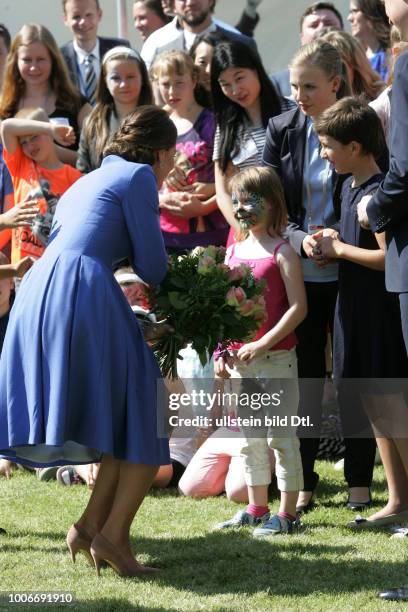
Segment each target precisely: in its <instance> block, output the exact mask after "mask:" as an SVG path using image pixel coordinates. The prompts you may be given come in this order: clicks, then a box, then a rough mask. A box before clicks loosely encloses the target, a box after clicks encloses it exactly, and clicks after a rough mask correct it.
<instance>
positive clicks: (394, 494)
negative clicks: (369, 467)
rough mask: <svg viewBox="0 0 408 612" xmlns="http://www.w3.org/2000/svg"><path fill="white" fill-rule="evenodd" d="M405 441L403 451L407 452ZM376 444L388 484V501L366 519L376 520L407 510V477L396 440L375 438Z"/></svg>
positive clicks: (407, 441)
mask: <svg viewBox="0 0 408 612" xmlns="http://www.w3.org/2000/svg"><path fill="white" fill-rule="evenodd" d="M401 442H404V443H405V447H406V448H405V453H406V454H407V453H408V440H405V439H404V440H401ZM377 446H378V449H379V451H380V455H381V460H382V463H383V466H384V471H385V476H386V479H387V485H388V502H387V504H386V505H385V506H384V508H381V510H379V511H378V512H376V513H375V514H373V515H371V516H370V517H369V518H368V520H376V519H379V518H382V517H384V516H388V515H389V514H397V513H398V512H402V511H403V510H408V477H407V472H406V471H405V468H404V465H403V463H402V460H401V456H400V452H399V449H398V447H397V445H396V440H389V439H387V438H377Z"/></svg>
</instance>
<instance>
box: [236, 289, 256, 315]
mask: <svg viewBox="0 0 408 612" xmlns="http://www.w3.org/2000/svg"><path fill="white" fill-rule="evenodd" d="M238 288H239V287H238ZM254 307H255V304H254V302H253V300H245V301H244V302H241V304H240V307H239V309H238V310H239V312H240V313H241V314H242V315H243V316H244V317H249V316H250V315H252V314H253V312H254Z"/></svg>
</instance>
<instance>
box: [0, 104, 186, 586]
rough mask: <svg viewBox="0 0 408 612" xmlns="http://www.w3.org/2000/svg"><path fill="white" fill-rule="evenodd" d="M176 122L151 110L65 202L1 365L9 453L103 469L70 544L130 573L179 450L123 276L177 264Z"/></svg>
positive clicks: (129, 126)
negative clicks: (147, 517)
mask: <svg viewBox="0 0 408 612" xmlns="http://www.w3.org/2000/svg"><path fill="white" fill-rule="evenodd" d="M176 137H177V133H176V130H175V128H174V125H173V123H172V122H171V121H170V119H169V118H168V116H167V114H166V113H165V112H164V111H162V110H159V109H157V108H154V107H150V106H145V107H140V108H139V109H137V110H136V111H135V112H134V113H132V114H131V115H129V117H128V118H127V119H126V120H125V121H124V123H123V125H122V126H121V128H120V130H119V131H118V132H117V133H116V134H115V136H114V137H113V139H112V140H111V142H110V143H109V144H108V146H107V148H106V149H105V152H104V160H103V164H102V166H101V168H99V169H98V170H95V171H94V172H92V173H90V174H88V175H87V176H84V177H83V178H81V179H80V180H79V181H77V184H75V185H74V186H73V188H72V189H69V190H68V191H67V192H66V193H65V194H64V196H63V197H62V198H61V200H60V202H59V204H58V208H57V212H56V215H55V218H54V222H53V226H52V230H51V235H50V239H49V244H48V247H47V249H46V251H45V253H44V255H43V256H42V258H41V259H40V260H39V261H38V262H37V263H36V264H35V265H34V267H33V268H32V270H30V273H29V274H28V275H27V276H26V278H25V279H24V281H23V282H22V284H21V288H20V290H19V291H18V295H17V298H16V301H15V304H14V307H13V311H12V314H11V317H10V323H9V327H8V330H7V334H6V338H5V343H4V348H3V353H2V357H1V361H0V449H1V451H0V452H1V453H2V454H4V455H6V456H7V457H11V458H13V459H15V460H18V461H19V462H22V463H26V464H28V465H30V464H31V465H36V466H41V465H59V464H66V463H74V464H76V463H81V462H82V463H91V462H94V461H101V467H100V471H99V475H98V479H97V482H96V485H95V488H94V490H93V492H92V495H91V498H90V500H89V503H88V505H87V507H86V509H85V511H84V513H83V514H82V516H81V518H80V519H79V521H78V522H77V523H76V524H75V525H73V526H72V527H71V529H70V530H69V533H68V536H67V543H68V546H69V548H70V551H71V555H72V559H73V560H75V555H76V553H77V552H78V551H82V552H84V553H85V554H87V555H88V556H90V555H92V557H93V559H94V561H95V565H96V568H97V571H98V572H99V564H100V561H101V560H102V559H104V560H106V561H107V562H108V563H109V564H110V565H112V567H113V568H114V569H115V570H116V571H117V572H118V573H120V574H121V575H126V576H133V575H137V574H140V573H141V572H147V571H153V570H152V568H145V567H143V566H141V565H140V564H138V563H137V561H136V560H135V558H134V556H133V554H132V551H131V548H130V541H129V530H130V526H131V523H132V521H133V518H134V516H135V513H136V512H137V510H138V508H139V506H140V504H141V503H142V501H143V499H144V497H145V495H146V493H147V491H148V489H149V487H150V485H151V483H152V481H153V478H154V476H155V474H156V471H157V469H158V466H159V465H161V464H166V463H169V462H170V459H169V454H168V441H167V440H165V439H160V438H158V436H157V427H158V415H157V412H158V411H157V406H156V381H157V379H158V378H160V370H159V368H158V365H157V363H156V360H155V358H154V356H153V353H152V351H151V349H150V348H149V347H148V346H147V344H146V342H145V340H144V338H143V334H142V332H141V330H140V328H139V325H138V323H137V319H136V317H135V316H134V314H133V313H132V310H131V308H130V306H129V305H128V303H127V301H126V298H125V297H124V295H123V293H122V291H121V289H120V287H119V285H118V284H117V282H116V281H115V279H114V276H113V274H112V264H113V263H114V262H115V261H118V260H121V259H123V258H125V257H129V258H130V259H131V260H132V262H133V267H134V269H135V272H136V273H137V274H138V275H139V276H140V277H141V278H142V279H143V280H144V281H146V282H148V283H153V284H154V283H159V282H160V281H161V280H162V278H163V277H164V275H165V273H166V266H167V258H166V252H165V249H164V244H163V239H162V236H161V231H160V226H159V210H158V196H157V190H158V186H160V184H161V182H162V180H163V179H164V177H165V176H166V175H167V174H168V172H169V171H170V170H171V169H172V167H173V156H174V151H175V142H176Z"/></svg>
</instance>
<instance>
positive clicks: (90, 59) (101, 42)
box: [61, 0, 130, 104]
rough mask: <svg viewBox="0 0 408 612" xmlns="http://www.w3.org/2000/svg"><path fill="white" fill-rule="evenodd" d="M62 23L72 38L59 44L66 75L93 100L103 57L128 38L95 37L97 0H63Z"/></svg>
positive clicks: (124, 42)
mask: <svg viewBox="0 0 408 612" xmlns="http://www.w3.org/2000/svg"><path fill="white" fill-rule="evenodd" d="M63 10H64V22H65V25H66V26H67V27H68V28H69V29H70V30H71V32H72V34H73V36H74V38H73V40H72V41H70V42H68V43H66V44H65V45H63V46H62V47H61V52H62V54H63V56H64V58H65V61H66V63H67V66H68V71H69V74H70V77H71V79H72V81H73V82H74V84H75V85H76V86H77V87H78V89H79V90H80V92H81V94H82V95H83V96H85V97H86V98H88V100H89V101H90V102H91V103H92V104H94V103H95V90H96V84H97V81H98V78H99V74H100V68H101V61H102V58H103V56H104V55H105V53H106V52H107V51H109V49H112V47H117V46H118V45H125V46H126V47H130V44H129V41H128V40H124V39H121V38H104V37H101V36H98V26H99V23H100V21H101V19H102V10H101V8H100V6H99V0H63Z"/></svg>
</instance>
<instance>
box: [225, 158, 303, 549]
mask: <svg viewBox="0 0 408 612" xmlns="http://www.w3.org/2000/svg"><path fill="white" fill-rule="evenodd" d="M230 189H231V193H232V211H233V215H234V218H235V220H236V223H237V225H238V227H239V228H240V229H239V232H238V236H237V237H238V241H237V242H236V243H235V244H233V245H231V246H230V247H229V248H228V250H227V255H226V263H227V264H228V265H229V266H230V267H231V268H235V267H237V266H239V265H241V264H245V265H249V266H250V267H251V268H252V270H253V274H254V276H255V278H256V279H258V280H260V279H264V280H265V281H266V288H265V294H264V303H265V315H266V317H265V320H264V323H263V324H262V326H261V328H260V329H259V331H258V333H257V335H256V337H255V339H254V340H253V341H252V342H246V343H234V344H231V345H230V346H229V349H228V355H227V356H225V353H224V356H222V355H219V356H218V358H217V359H216V361H215V373H216V375H217V376H219V377H223V378H229V377H231V378H243V379H252V380H251V383H254V380H259V386H261V385H265V379H278V378H279V379H280V382H279V385H282V384H283V380H282V379H285V380H284V387H285V400H284V402H282V403H281V405H280V413H279V414H280V416H285V417H286V418H287V419H288V422H289V423H290V422H292V417H293V416H295V415H296V414H297V410H298V403H299V393H298V385H297V360H296V351H295V346H296V343H297V340H296V336H295V333H294V330H295V329H296V327H297V326H298V325H299V323H300V322H301V321H302V320H303V319H304V318H305V316H306V310H307V306H306V294H305V287H304V283H303V278H302V271H301V266H300V262H299V258H298V257H297V255H296V253H295V251H294V250H293V249H292V247H291V246H290V245H289V244H288V243H287V242H286V241H285V240H284V239H283V238H282V232H283V231H284V229H285V227H286V224H287V213H286V207H285V200H284V195H283V189H282V185H281V182H280V180H279V178H278V176H277V174H276V173H275V172H274V171H273V170H271V169H268V168H260V167H254V168H248V169H246V170H243V171H242V172H241V173H239V174H237V175H236V176H235V177H233V179H232V180H231V182H230ZM256 384H257V383H255V386H256ZM271 384H272V388H274V384H273V383H271ZM268 385H269V383H267V385H266V387H262V388H265V389H266V388H269V389H270V387H268ZM278 388H279V389H281V388H282V386H279V387H278ZM240 411H241V408H238V416H240V414H241V413H240ZM275 413H276V408H275V409H274V408H273V407H268V408H265V409H263V412H260V413H259V414H257V416H261V417H268V418H271V417H272V416H273V415H274V414H275ZM242 416H243V415H242ZM275 418H276V417H275ZM264 423H265V424H266V423H267V422H266V419H265V418H264ZM242 435H243V439H242V449H241V454H242V455H243V456H244V461H245V478H246V483H247V487H248V499H249V505H248V506H247V508H246V510H244V511H239V512H238V513H237V514H236V515H235V516H234V517H233V518H232V519H230V520H228V521H225V522H223V523H220V524H219V525H217V528H218V529H227V528H232V527H241V526H243V525H252V526H255V527H256V529H255V530H254V533H253V535H254V537H258V536H274V535H277V534H280V533H292V532H294V531H296V530H297V529H298V528H299V521H298V519H297V518H296V502H297V497H298V492H299V490H300V489H301V488H302V487H303V475H302V462H301V458H300V452H299V440H298V438H297V437H296V436H292V437H287V438H286V437H283V435H282V433H281V432H280V431H279V426H278V427H276V426H275V424H273V425H271V426H269V427H265V428H264V429H263V430H262V433H259V432H255V431H254V429H252V431H249V429H247V428H246V427H245V426H244V427H243V428H242ZM262 435H264V437H261V436H262ZM255 436H256V437H255ZM269 447H270V448H272V449H273V450H274V453H275V459H276V476H277V482H278V487H279V489H280V491H281V503H280V508H279V512H278V513H277V514H276V515H274V516H270V514H269V509H268V485H269V483H270V482H271V470H270V464H269Z"/></svg>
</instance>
